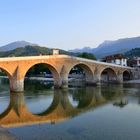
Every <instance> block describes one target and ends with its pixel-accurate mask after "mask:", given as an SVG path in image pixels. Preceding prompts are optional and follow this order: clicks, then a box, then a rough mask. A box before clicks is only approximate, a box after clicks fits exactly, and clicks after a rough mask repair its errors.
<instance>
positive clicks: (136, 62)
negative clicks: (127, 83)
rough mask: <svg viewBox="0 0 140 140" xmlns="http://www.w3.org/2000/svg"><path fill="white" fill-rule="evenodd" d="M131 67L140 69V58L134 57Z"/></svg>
mask: <svg viewBox="0 0 140 140" xmlns="http://www.w3.org/2000/svg"><path fill="white" fill-rule="evenodd" d="M131 65H132V67H136V68H140V57H133V59H132V62H131Z"/></svg>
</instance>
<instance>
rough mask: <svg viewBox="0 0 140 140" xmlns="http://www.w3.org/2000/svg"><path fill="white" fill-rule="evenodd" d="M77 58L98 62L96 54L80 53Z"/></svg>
mask: <svg viewBox="0 0 140 140" xmlns="http://www.w3.org/2000/svg"><path fill="white" fill-rule="evenodd" d="M77 57H81V58H87V59H92V60H96V57H95V55H94V54H92V53H87V52H83V53H80V54H78V55H77Z"/></svg>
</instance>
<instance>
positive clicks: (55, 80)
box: [23, 62, 60, 88]
mask: <svg viewBox="0 0 140 140" xmlns="http://www.w3.org/2000/svg"><path fill="white" fill-rule="evenodd" d="M37 65H43V66H45V68H46V70H47V69H48V70H49V71H50V72H51V74H52V78H53V84H54V87H56V88H57V87H59V86H60V85H59V79H60V75H59V73H58V71H57V70H56V68H55V67H54V66H52V65H51V64H48V63H42V62H41V63H35V64H33V65H31V66H30V67H29V68H28V69H27V70H26V72H25V73H24V76H23V77H24V83H25V77H26V75H27V74H28V72H29V71H30V70H31V69H32V68H33V67H36V66H37Z"/></svg>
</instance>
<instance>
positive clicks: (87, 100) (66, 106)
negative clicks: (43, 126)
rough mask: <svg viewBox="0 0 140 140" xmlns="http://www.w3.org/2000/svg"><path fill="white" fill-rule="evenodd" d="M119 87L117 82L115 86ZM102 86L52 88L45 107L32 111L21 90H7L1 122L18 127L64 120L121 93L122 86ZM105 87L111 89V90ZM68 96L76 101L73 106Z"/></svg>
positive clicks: (0, 117)
mask: <svg viewBox="0 0 140 140" xmlns="http://www.w3.org/2000/svg"><path fill="white" fill-rule="evenodd" d="M117 87H118V86H117ZM105 89H106V91H104V88H103V87H102V88H101V87H96V88H94V87H86V88H79V89H75V88H74V89H65V90H64V89H63V90H54V93H53V101H52V103H51V105H50V106H49V107H48V109H46V110H45V111H43V112H41V113H38V114H33V113H31V111H29V109H28V106H27V105H26V102H25V101H24V93H17V94H15V93H14V94H13V93H11V94H10V103H9V106H8V107H7V109H6V110H5V111H4V112H3V113H1V114H0V125H1V126H4V127H8V128H9V127H17V126H24V125H32V124H40V123H52V124H55V123H57V122H61V121H65V120H67V119H70V118H73V117H75V116H78V115H80V114H82V113H85V112H87V111H89V110H93V109H96V108H97V107H99V106H102V105H104V104H106V103H108V102H110V101H111V100H114V99H116V98H117V97H119V96H123V95H124V93H123V90H122V89H123V88H122V87H121V86H120V88H117V90H114V89H113V88H112V87H111V88H105ZM107 90H112V91H113V92H110V91H109V94H106V93H107ZM71 99H72V100H74V101H76V103H77V104H76V106H75V105H73V104H72V102H71Z"/></svg>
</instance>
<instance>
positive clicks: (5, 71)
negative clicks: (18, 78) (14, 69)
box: [0, 67, 13, 90]
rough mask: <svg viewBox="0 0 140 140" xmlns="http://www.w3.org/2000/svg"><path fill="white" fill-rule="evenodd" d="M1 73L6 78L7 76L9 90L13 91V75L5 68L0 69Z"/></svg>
mask: <svg viewBox="0 0 140 140" xmlns="http://www.w3.org/2000/svg"><path fill="white" fill-rule="evenodd" d="M0 71H1V73H2V75H3V74H4V75H5V76H7V78H8V88H9V89H8V90H11V87H12V79H13V77H12V73H11V72H10V71H9V70H8V69H7V68H3V67H0Z"/></svg>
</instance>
